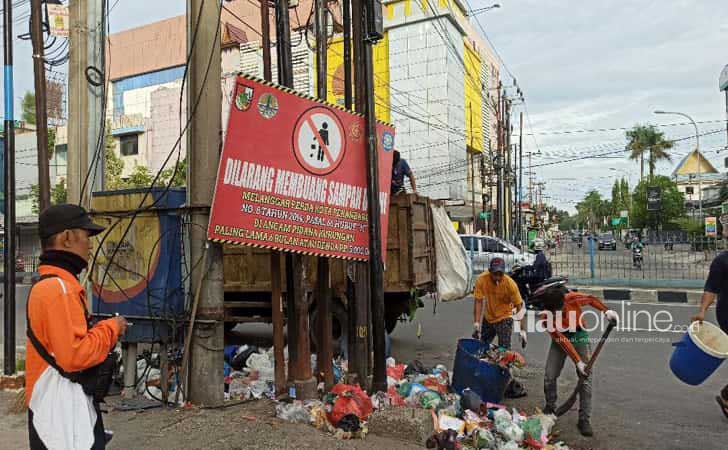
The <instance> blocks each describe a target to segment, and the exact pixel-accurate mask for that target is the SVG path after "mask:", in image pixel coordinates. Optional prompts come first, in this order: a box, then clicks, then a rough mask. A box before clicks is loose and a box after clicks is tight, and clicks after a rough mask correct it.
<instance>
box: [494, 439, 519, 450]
mask: <svg viewBox="0 0 728 450" xmlns="http://www.w3.org/2000/svg"><path fill="white" fill-rule="evenodd" d="M519 449H520V447H519V446H518V443H517V442H516V441H508V442H505V443H503V444H501V445H499V446H498V450H519Z"/></svg>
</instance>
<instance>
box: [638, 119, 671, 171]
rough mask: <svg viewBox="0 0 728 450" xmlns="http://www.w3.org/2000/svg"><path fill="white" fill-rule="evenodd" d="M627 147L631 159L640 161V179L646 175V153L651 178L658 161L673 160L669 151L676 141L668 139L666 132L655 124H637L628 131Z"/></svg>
mask: <svg viewBox="0 0 728 450" xmlns="http://www.w3.org/2000/svg"><path fill="white" fill-rule="evenodd" d="M626 136H627V140H628V141H629V142H628V143H627V149H628V150H630V151H631V153H630V155H629V159H632V160H639V161H640V181H641V180H642V179H644V176H645V155H647V160H648V164H649V168H650V180H652V179H653V178H654V174H655V165H656V164H657V162H658V161H661V160H666V161H671V160H672V157H671V156H670V154H669V153H668V152H667V150H669V149H671V148H672V147H673V146H674V142H672V141H669V140H666V139H665V134H664V133H663V132H661V131H659V130H657V128H655V126H654V125H635V126H634V127H633V128H632V129H631V130H628V131H627V132H626Z"/></svg>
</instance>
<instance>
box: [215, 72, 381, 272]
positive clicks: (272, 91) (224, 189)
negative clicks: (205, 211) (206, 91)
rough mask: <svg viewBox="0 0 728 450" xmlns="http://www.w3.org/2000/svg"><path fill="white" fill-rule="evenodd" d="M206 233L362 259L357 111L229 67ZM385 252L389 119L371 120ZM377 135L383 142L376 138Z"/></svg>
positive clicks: (361, 143) (364, 233)
mask: <svg viewBox="0 0 728 450" xmlns="http://www.w3.org/2000/svg"><path fill="white" fill-rule="evenodd" d="M264 96H265V98H266V99H267V100H266V104H275V105H277V109H276V111H275V114H263V112H264V111H259V109H260V108H241V107H235V108H230V119H229V121H228V130H227V134H226V141H225V144H224V146H223V152H222V155H221V158H220V167H219V169H218V175H217V183H216V187H215V197H214V200H213V204H212V211H211V214H210V224H209V227H208V231H207V234H208V237H209V238H210V239H212V240H215V241H223V242H230V243H237V244H246V245H254V246H259V247H269V248H275V249H278V250H284V251H293V252H300V253H306V254H315V255H321V256H331V257H340V258H350V259H359V260H367V259H369V233H368V222H369V217H368V214H367V180H366V151H365V145H366V139H363V138H362V137H363V136H362V130H364V129H365V126H364V125H365V123H364V118H363V117H361V116H359V115H356V114H352V113H350V112H347V111H343V110H341V109H338V108H336V107H334V106H332V105H328V104H324V103H319V102H316V101H314V100H312V99H310V98H308V97H304V96H300V95H296V94H293V93H290V92H288V91H283V90H281V89H279V88H276V87H273V86H270V85H268V84H265V83H262V82H258V81H256V80H253V79H251V78H246V77H242V76H241V77H238V80H237V83H236V90H235V93H234V95H233V97H232V98H233V101H237V103H236V106H237V105H238V104H241V105H243V106H244V105H246V104H255V105H257V104H259V101H260V99H261V97H264ZM377 142H378V143H379V203H380V205H381V218H380V219H381V222H382V253H383V257H385V258H386V242H387V227H388V225H387V224H388V217H389V191H390V183H391V175H392V150H393V148H394V147H395V146H394V129H393V128H392V127H391V126H388V125H384V124H377ZM383 142H384V143H385V144H386V145H383V144H382V143H383Z"/></svg>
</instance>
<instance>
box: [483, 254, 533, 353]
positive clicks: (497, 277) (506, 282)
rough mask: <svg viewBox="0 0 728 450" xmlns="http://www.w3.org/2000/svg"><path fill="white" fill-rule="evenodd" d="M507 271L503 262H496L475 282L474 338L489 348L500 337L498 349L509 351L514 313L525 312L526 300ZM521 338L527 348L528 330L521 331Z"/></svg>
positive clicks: (497, 259) (491, 261)
mask: <svg viewBox="0 0 728 450" xmlns="http://www.w3.org/2000/svg"><path fill="white" fill-rule="evenodd" d="M505 271H506V263H505V261H504V260H503V258H497V257H496V258H493V259H491V260H490V264H489V267H488V271H486V272H483V273H482V274H481V275H480V276H479V277H478V279H477V280H476V282H475V290H474V292H473V297H474V308H473V329H474V332H473V337H474V338H476V339H478V338H480V339H481V340H482V341H483V342H487V343H488V344H490V343H491V342H493V340H494V339H495V337H496V336H498V345H499V346H500V347H504V348H506V349H510V348H511V334H512V333H513V312H514V309H515V311H516V314H517V313H518V312H519V311H520V310H521V308H523V300H522V299H521V294H520V292H519V291H518V285H517V284H516V282H515V281H513V279H512V278H511V277H509V276H508V275H506V274H505ZM483 303H485V305H484V304H483ZM519 334H520V337H521V340H522V343H523V346H524V347H525V345H526V339H527V337H526V331H525V329H523V328H521V331H520V332H519Z"/></svg>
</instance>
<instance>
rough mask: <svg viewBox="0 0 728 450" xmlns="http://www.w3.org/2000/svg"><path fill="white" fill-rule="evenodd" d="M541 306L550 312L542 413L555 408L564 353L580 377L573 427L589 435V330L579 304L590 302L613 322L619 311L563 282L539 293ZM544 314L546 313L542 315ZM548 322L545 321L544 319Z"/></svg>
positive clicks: (550, 412) (550, 411)
mask: <svg viewBox="0 0 728 450" xmlns="http://www.w3.org/2000/svg"><path fill="white" fill-rule="evenodd" d="M541 299H542V301H543V307H544V309H545V310H546V311H548V312H551V313H552V315H551V317H552V320H553V322H552V323H546V324H545V325H546V330H547V331H548V333H549V334H550V335H551V347H550V348H549V353H548V356H547V357H546V367H545V368H544V380H543V390H544V396H545V397H546V406H545V408H544V413H546V414H553V413H554V411H555V410H556V400H557V387H558V379H559V376H560V375H561V369H563V368H564V362H565V360H566V357H567V356H568V357H569V358H571V360H572V361H574V365H575V366H576V372H577V375H578V376H579V377H581V378H583V379H584V383H583V384H582V385H581V391H580V392H579V422H578V423H577V427H578V428H579V431H580V432H581V434H582V435H583V436H587V437H590V436H593V435H594V430H593V429H592V426H591V398H592V383H591V381H592V374H591V373H589V371H588V370H587V363H588V362H589V359H590V358H591V346H590V343H589V333H588V332H587V331H586V329H585V328H584V322H583V320H582V311H581V308H583V307H584V306H591V307H592V308H595V309H597V310H599V311H601V312H602V313H603V314H604V318H605V319H607V320H608V321H610V322H614V323H616V322H617V321H618V320H619V315H618V314H617V313H616V312H615V311H612V310H610V309H609V308H607V307H606V305H604V303H603V302H602V301H601V300H599V299H598V298H596V297H594V296H592V295H586V294H582V293H580V292H568V291H567V290H566V288H564V287H563V286H560V287H553V288H549V289H548V290H547V291H546V292H545V293H544V294H543V295H542V296H541ZM545 317H547V315H545ZM547 322H548V321H547Z"/></svg>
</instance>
